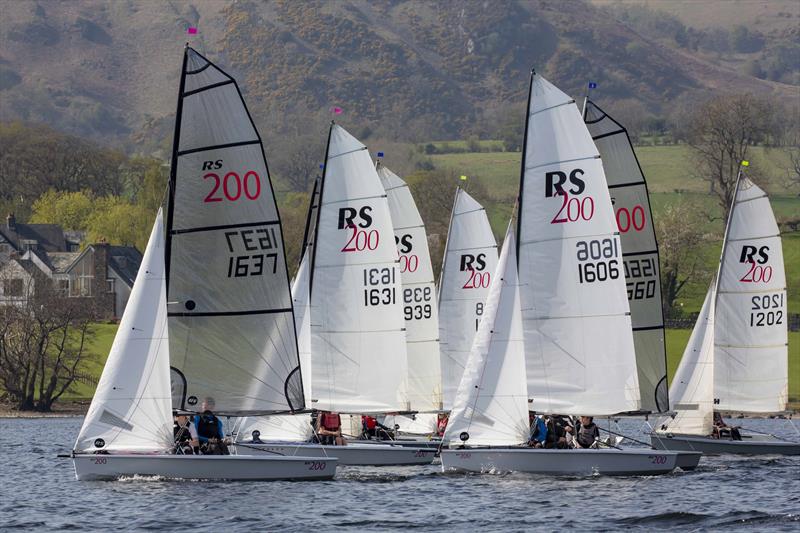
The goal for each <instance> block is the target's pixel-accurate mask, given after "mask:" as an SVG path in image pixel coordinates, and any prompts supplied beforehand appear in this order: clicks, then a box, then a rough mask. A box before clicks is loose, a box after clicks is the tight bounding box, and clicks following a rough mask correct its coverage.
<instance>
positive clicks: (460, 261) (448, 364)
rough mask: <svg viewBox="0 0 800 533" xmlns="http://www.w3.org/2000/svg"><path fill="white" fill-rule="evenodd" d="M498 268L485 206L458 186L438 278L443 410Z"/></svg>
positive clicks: (450, 403) (451, 396)
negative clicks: (440, 272)
mask: <svg viewBox="0 0 800 533" xmlns="http://www.w3.org/2000/svg"><path fill="white" fill-rule="evenodd" d="M496 267H497V242H496V241H495V238H494V234H493V233H492V227H491V226H490V225H489V218H488V217H487V216H486V210H485V209H484V208H483V206H482V205H481V204H479V203H478V202H476V201H475V200H474V199H473V198H472V197H471V196H470V195H469V194H467V192H466V191H464V190H462V189H460V188H459V189H456V198H455V202H454V204H453V212H452V214H451V218H450V228H449V229H448V232H447V243H446V245H445V251H444V260H443V261H442V275H441V278H440V281H439V342H440V349H441V362H442V388H443V400H444V406H443V407H444V409H445V410H450V408H451V407H452V406H453V399H454V398H455V394H456V389H458V384H459V382H460V381H461V376H462V374H463V373H464V366H465V365H466V363H467V358H468V357H469V352H470V349H471V347H472V340H473V338H474V337H475V332H476V331H477V330H478V324H479V322H480V320H481V317H482V316H483V309H484V304H485V302H486V297H487V296H488V294H489V285H490V284H491V278H492V276H493V275H494V271H495V268H496Z"/></svg>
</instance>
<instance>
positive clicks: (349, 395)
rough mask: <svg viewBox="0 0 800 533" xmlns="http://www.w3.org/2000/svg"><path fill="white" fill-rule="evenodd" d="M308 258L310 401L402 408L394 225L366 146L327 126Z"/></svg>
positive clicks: (366, 409)
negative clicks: (323, 159)
mask: <svg viewBox="0 0 800 533" xmlns="http://www.w3.org/2000/svg"><path fill="white" fill-rule="evenodd" d="M313 250H314V254H313V256H312V257H313V259H312V262H311V282H310V283H311V285H310V291H311V365H312V367H313V370H312V372H313V375H312V382H311V391H312V397H313V398H312V402H313V403H312V407H315V408H317V409H323V410H330V411H340V412H349V413H375V412H390V411H402V410H407V408H408V402H407V398H406V396H405V392H404V383H405V377H406V374H407V370H406V365H407V361H406V337H405V329H404V328H405V323H404V319H403V305H402V296H403V295H402V283H401V277H400V268H399V264H398V256H397V247H396V246H395V243H394V230H393V228H392V220H391V216H390V214H389V204H388V201H387V200H386V192H385V191H384V190H383V186H382V185H381V182H380V179H379V178H378V174H377V173H376V171H375V167H374V166H373V165H372V160H371V159H370V156H369V153H368V152H367V148H366V147H365V146H364V145H363V144H361V143H360V142H359V141H358V140H356V139H355V138H354V137H352V136H351V135H350V134H349V133H347V132H346V131H345V130H344V129H343V128H342V127H340V126H338V125H336V124H333V125H331V131H330V137H329V140H328V152H327V157H326V162H325V171H324V174H323V178H322V184H321V187H320V208H319V216H318V221H317V230H316V232H315V246H314V248H313Z"/></svg>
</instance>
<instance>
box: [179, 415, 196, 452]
mask: <svg viewBox="0 0 800 533" xmlns="http://www.w3.org/2000/svg"><path fill="white" fill-rule="evenodd" d="M172 431H173V435H174V437H175V453H178V454H183V455H191V454H193V453H196V450H197V449H198V448H199V446H200V443H199V441H198V438H197V431H196V430H195V427H194V424H193V423H192V422H191V421H190V420H189V417H188V416H187V415H178V416H176V417H175V425H174V427H173V430H172Z"/></svg>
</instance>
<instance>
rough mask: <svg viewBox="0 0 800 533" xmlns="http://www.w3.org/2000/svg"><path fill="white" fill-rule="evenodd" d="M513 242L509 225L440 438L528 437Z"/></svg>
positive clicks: (505, 441) (482, 441)
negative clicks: (445, 429) (464, 366)
mask: <svg viewBox="0 0 800 533" xmlns="http://www.w3.org/2000/svg"><path fill="white" fill-rule="evenodd" d="M515 247H516V244H515V241H514V234H513V232H512V230H511V226H510V225H509V228H508V231H507V232H506V238H505V240H504V241H503V251H502V253H501V254H500V260H499V262H498V264H497V268H496V270H495V271H494V276H493V279H492V282H491V287H490V289H489V295H488V297H487V299H486V304H485V312H484V314H483V318H482V320H481V322H480V325H479V326H478V332H477V333H476V334H475V341H474V342H473V344H472V349H471V351H470V354H469V358H468V359H467V363H466V368H465V369H464V375H463V377H462V379H461V383H460V385H459V387H458V392H457V394H456V397H455V401H454V402H453V409H452V411H451V412H450V419H449V421H448V423H447V432H446V434H445V437H444V439H445V440H446V441H449V442H450V443H451V446H452V445H455V444H458V443H459V441H460V436H461V434H462V432H466V433H467V435H468V437H469V438H468V443H469V444H470V445H480V446H501V445H518V444H523V443H525V442H526V441H527V439H528V431H529V424H528V383H527V380H526V374H525V372H526V370H525V348H524V345H523V332H522V314H521V310H520V286H519V281H518V279H517V261H516V250H515Z"/></svg>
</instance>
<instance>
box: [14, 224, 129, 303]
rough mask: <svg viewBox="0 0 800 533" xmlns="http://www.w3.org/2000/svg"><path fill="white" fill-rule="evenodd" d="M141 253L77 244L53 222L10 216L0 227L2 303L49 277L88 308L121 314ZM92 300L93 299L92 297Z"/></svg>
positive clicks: (23, 298) (21, 296)
mask: <svg viewBox="0 0 800 533" xmlns="http://www.w3.org/2000/svg"><path fill="white" fill-rule="evenodd" d="M141 262H142V254H141V253H140V252H139V250H137V249H136V248H135V247H133V246H112V245H109V244H107V243H95V244H89V245H87V246H86V247H85V248H84V249H83V250H80V249H79V245H78V244H77V243H74V242H73V241H71V240H69V239H67V238H65V237H64V232H63V230H62V229H61V228H60V227H59V226H57V225H55V224H17V223H16V221H15V220H14V216H13V215H9V217H8V219H7V220H6V225H5V226H0V305H3V304H5V305H8V304H20V303H24V302H25V301H27V298H28V297H29V295H30V294H31V293H32V291H34V290H35V286H36V282H37V279H39V278H41V279H44V278H48V279H50V280H52V281H53V282H54V283H55V284H56V287H57V288H58V289H59V290H61V291H63V292H64V293H65V294H67V295H68V296H69V297H70V298H84V299H86V300H87V303H91V304H92V305H87V306H86V308H87V309H97V310H99V312H100V314H101V316H103V317H105V318H119V317H121V316H122V312H123V311H124V310H125V306H126V305H127V303H128V298H129V297H130V293H131V289H132V288H133V282H134V280H135V279H136V273H137V272H138V271H139V265H140V264H141ZM90 300H91V301H90Z"/></svg>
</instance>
